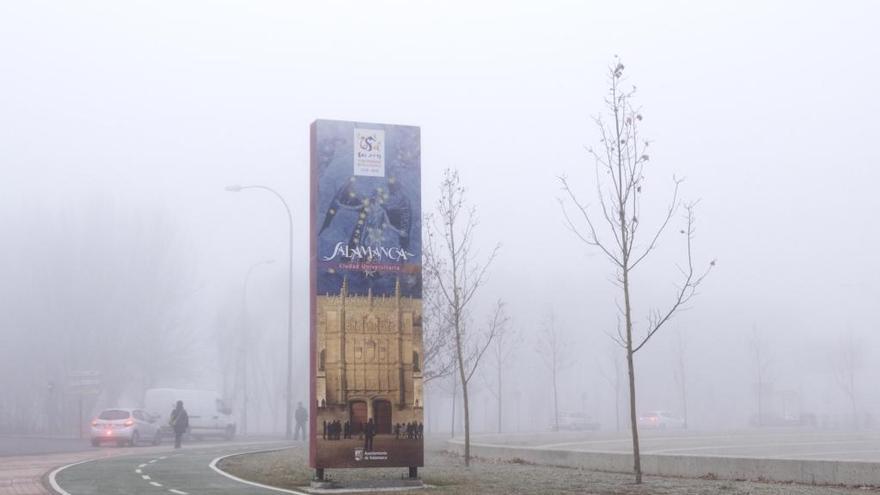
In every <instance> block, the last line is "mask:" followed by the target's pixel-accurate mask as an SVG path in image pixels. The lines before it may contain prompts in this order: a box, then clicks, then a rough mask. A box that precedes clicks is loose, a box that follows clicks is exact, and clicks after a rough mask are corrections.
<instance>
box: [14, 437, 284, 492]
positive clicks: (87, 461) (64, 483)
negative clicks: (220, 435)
mask: <svg viewBox="0 0 880 495" xmlns="http://www.w3.org/2000/svg"><path fill="white" fill-rule="evenodd" d="M4 439H5V438H4ZM36 445H38V446H40V445H43V444H42V442H36ZM78 445H80V446H82V444H81V443H80V444H78ZM86 445H87V447H82V449H78V448H77V449H74V450H78V451H76V452H63V450H64V449H67V448H71V449H73V448H74V447H71V446H69V445H66V444H64V443H62V444H55V446H56V450H55V452H56V453H52V454H40V455H20V456H3V457H0V495H45V494H50V493H53V491H50V490H47V489H46V488H45V487H44V483H43V481H44V478H46V479H48V473H50V472H51V471H53V470H55V469H57V468H59V467H62V466H68V465H71V464H75V465H72V466H70V467H67V468H65V469H63V470H61V471H60V472H58V473H57V475H56V477H55V478H56V482H57V484H58V486H59V488H60V489H62V490H64V491H62V492H58V493H62V494H64V493H69V494H70V495H79V494H106V495H109V494H130V493H138V494H139V493H144V494H150V495H157V494H164V495H170V494H176V495H182V494H181V493H179V492H185V493H187V494H190V493H192V494H207V493H217V494H221V495H222V494H226V493H242V494H256V493H261V494H265V493H273V492H269V491H267V490H262V491H260V490H258V489H256V488H255V487H248V486H247V485H243V484H239V483H237V482H234V481H232V480H229V479H227V478H225V477H223V476H221V475H220V474H218V473H216V472H215V471H213V470H212V469H211V468H210V467H209V464H210V462H211V461H212V460H213V459H215V458H217V457H219V456H222V455H227V454H231V453H237V452H243V451H244V452H246V451H252V450H262V449H272V448H283V447H284V446H287V445H290V444H289V443H287V442H281V441H265V440H264V441H260V442H254V441H250V442H247V441H237V442H225V443H209V442H194V443H190V444H188V445H186V444H185V445H184V448H183V449H180V450H174V449H173V446H172V445H170V444H168V443H165V444H163V445H160V446H158V447H122V448H120V447H105V448H92V447H91V446H90V445H88V444H86ZM33 450H38V449H37V447H34V448H31V449H29V451H33ZM59 450H60V451H61V452H59ZM150 461H155V462H150ZM80 462H81V463H82V464H76V463H80ZM141 464H145V466H144V467H139V466H140V465H141ZM138 469H140V470H141V471H142V473H137V472H136V470H138ZM143 475H147V476H149V477H150V479H145V478H143ZM154 477H155V478H154ZM150 482H154V483H155V484H151V483H150ZM166 483H168V486H167V487H166V486H165V484H166ZM156 484H159V485H162V486H161V487H158V486H156ZM159 488H162V490H159ZM190 489H191V490H192V491H190ZM171 490H177V491H171Z"/></svg>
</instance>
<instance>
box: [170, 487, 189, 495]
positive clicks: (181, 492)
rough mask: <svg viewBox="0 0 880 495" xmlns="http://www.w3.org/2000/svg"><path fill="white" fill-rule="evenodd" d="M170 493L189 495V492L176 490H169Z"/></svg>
mask: <svg viewBox="0 0 880 495" xmlns="http://www.w3.org/2000/svg"><path fill="white" fill-rule="evenodd" d="M168 491H169V492H171V493H176V494H177V495H189V493H187V492H184V491H181V490H175V489H174V488H169V489H168Z"/></svg>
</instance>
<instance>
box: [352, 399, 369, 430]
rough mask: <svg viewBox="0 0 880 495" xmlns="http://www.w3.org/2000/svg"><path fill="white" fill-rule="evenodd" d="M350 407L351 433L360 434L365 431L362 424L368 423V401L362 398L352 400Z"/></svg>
mask: <svg viewBox="0 0 880 495" xmlns="http://www.w3.org/2000/svg"><path fill="white" fill-rule="evenodd" d="M349 408H350V409H349V417H350V418H351V433H352V434H353V435H358V434H360V433H361V432H362V431H363V429H362V428H361V425H362V424H363V425H365V424H367V403H366V402H364V401H362V400H356V401H352V403H351V405H350V406H349Z"/></svg>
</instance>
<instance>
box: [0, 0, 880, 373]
mask: <svg viewBox="0 0 880 495" xmlns="http://www.w3.org/2000/svg"><path fill="white" fill-rule="evenodd" d="M878 18H880V4H877V3H875V2H870V1H862V2H858V1H841V2H813V1H797V2H795V1H788V2H784V1H749V2H745V1H723V2H721V1H718V2H715V1H712V2H705V1H704V2H696V1H694V2H685V1H667V2H656V1H643V2H631V1H618V2H594V1H583V2H574V1H572V2H554V1H546V2H463V1H462V2H457V1H371V2H354V1H352V2H280V1H279V2H263V1H247V2H244V1H241V2H232V1H224V2H219V1H204V2H195V1H175V2H155V1H119V0H112V1H94V2H79V1H56V2H50V1H36V0H35V1H26V2H24V1H8V2H3V3H2V4H0V167H2V171H3V186H4V187H3V190H4V193H3V194H2V195H0V208H2V210H4V211H5V214H4V215H2V216H0V218H6V219H7V220H6V221H11V220H10V219H13V218H18V217H23V218H26V217H27V216H28V212H29V211H31V210H44V211H45V210H48V211H52V210H56V209H76V208H77V207H78V205H80V204H82V202H83V201H85V200H87V199H88V198H93V197H94V196H99V197H102V198H105V200H107V201H109V202H110V203H111V204H113V202H117V203H119V204H122V203H135V204H147V205H158V206H159V207H161V208H163V209H166V210H168V211H170V212H173V215H174V216H175V218H176V219H177V220H178V221H179V222H180V227H181V229H182V230H183V231H185V232H186V233H187V235H188V236H189V238H190V242H191V244H192V246H193V247H192V249H193V250H194V252H195V256H196V257H197V258H198V260H199V266H198V267H197V270H198V278H199V280H200V283H202V284H204V286H205V287H206V290H205V297H212V295H216V293H219V292H223V291H227V290H228V288H229V287H230V286H231V285H233V284H239V283H240V280H241V279H242V277H243V274H244V272H245V271H246V270H247V267H248V266H250V265H251V264H252V263H254V262H256V261H259V260H261V259H265V258H275V259H278V260H284V259H285V256H286V252H287V251H286V232H285V224H284V220H285V219H284V214H283V211H282V209H281V208H280V205H278V204H276V201H275V200H274V198H272V197H270V196H268V195H265V194H261V193H259V192H248V193H242V194H238V195H235V194H230V193H226V192H224V191H223V188H224V186H226V185H228V184H232V183H243V184H244V183H256V184H265V185H270V186H272V187H275V188H276V189H278V190H279V191H280V192H282V193H283V194H284V195H285V196H286V197H287V198H288V199H289V201H290V203H291V206H292V207H293V208H294V210H295V211H296V215H297V218H296V237H297V245H296V251H295V256H296V258H297V260H298V263H299V264H298V267H297V270H298V273H299V275H300V276H299V277H298V280H297V291H298V292H299V293H301V294H304V293H305V290H306V284H307V278H306V276H305V274H306V272H305V268H306V266H307V252H308V251H307V247H308V244H307V235H308V223H307V221H308V219H307V216H306V213H307V211H308V202H309V198H308V174H309V163H308V125H309V123H310V122H311V121H312V120H314V119H317V118H330V119H343V120H358V121H367V122H383V123H401V124H411V125H418V126H421V128H422V139H423V146H422V150H423V155H422V163H423V169H424V172H423V180H424V183H423V196H424V201H425V210H428V207H429V204H430V202H432V201H433V200H434V199H435V198H436V194H435V191H436V184H437V182H438V179H439V177H440V174H441V171H442V169H443V168H445V167H456V168H458V169H459V170H460V171H461V173H462V176H463V179H464V181H465V183H466V184H467V186H468V187H469V189H470V198H471V200H472V201H473V203H475V204H476V205H477V206H478V208H479V211H480V217H481V228H480V231H479V237H480V238H481V239H483V240H484V241H485V242H486V244H487V245H489V244H491V243H494V242H497V241H501V242H502V244H503V249H502V252H501V256H500V258H499V259H498V262H497V265H496V266H495V269H494V270H493V272H492V281H491V283H490V285H489V286H488V287H487V292H486V298H487V299H486V301H485V304H488V302H489V299H494V298H495V297H503V298H504V299H506V300H508V301H509V303H510V307H511V313H512V314H513V316H514V318H515V321H516V322H517V325H519V326H521V327H523V328H532V327H534V325H535V324H536V323H537V322H538V321H539V319H540V316H541V314H543V313H544V312H546V311H547V310H548V308H550V307H553V308H555V310H556V311H557V312H558V313H559V314H560V319H561V321H563V322H565V323H566V324H567V325H568V326H569V327H571V332H572V334H573V335H575V334H576V336H575V337H573V338H575V339H576V340H577V341H578V342H579V345H582V346H584V347H583V348H584V349H593V350H595V352H596V353H597V354H601V352H602V351H601V350H600V349H605V348H606V347H607V345H606V342H605V337H604V336H603V335H602V332H603V331H604V330H607V329H610V328H612V327H613V325H614V321H615V316H614V311H615V309H614V305H613V302H614V299H615V297H616V295H617V294H616V292H615V291H614V288H613V287H612V286H611V285H610V284H609V283H608V282H607V279H608V278H609V276H611V275H612V271H611V267H610V266H609V265H608V264H607V263H606V262H605V260H603V259H602V258H601V257H600V256H598V255H597V254H596V253H595V252H594V251H590V250H588V249H585V248H584V246H583V245H581V244H579V243H578V241H577V240H576V239H575V238H574V237H573V236H572V235H571V234H570V233H568V232H567V231H566V230H565V228H564V226H563V223H562V218H561V215H560V210H559V206H558V204H557V202H556V198H557V197H559V196H560V195H561V192H560V191H559V187H558V183H557V181H556V176H557V175H559V174H563V173H565V174H568V175H569V176H570V177H571V178H572V179H573V180H574V181H575V182H574V183H575V185H576V187H577V188H579V189H580V190H581V191H582V193H583V195H584V197H585V199H589V200H593V198H592V196H589V195H590V194H591V193H592V191H593V186H592V178H593V175H592V170H593V168H592V167H593V164H592V161H591V160H590V158H589V157H588V155H587V154H586V152H585V151H584V147H585V146H589V145H592V144H595V143H596V132H595V128H594V126H593V125H592V123H591V120H590V117H591V116H592V115H596V114H597V113H599V112H600V111H602V110H603V108H602V101H603V97H604V92H605V84H606V68H607V66H608V65H609V64H611V63H612V60H613V56H614V55H615V54H618V55H620V56H621V58H622V60H623V63H624V64H625V65H626V66H627V72H628V77H629V82H631V83H633V84H635V85H637V86H638V88H639V97H638V100H637V101H638V103H640V104H641V105H642V109H643V112H644V115H645V117H646V119H645V123H644V132H645V133H646V134H647V136H648V137H649V138H650V139H652V140H653V144H652V160H651V162H650V165H649V167H648V170H647V174H648V183H647V186H646V206H654V207H655V208H657V209H659V208H660V207H662V205H663V204H664V201H666V200H667V199H668V197H669V192H670V188H669V185H670V183H671V177H672V174H673V173H675V174H677V175H679V176H685V177H687V181H686V183H685V184H684V188H683V194H684V195H685V197H687V198H690V199H696V198H701V199H702V201H701V203H700V205H699V209H698V217H699V218H698V222H699V224H698V237H697V240H696V249H697V257H698V261H699V262H701V263H707V262H708V261H709V260H710V259H713V258H717V259H718V267H717V270H716V271H715V272H714V273H713V275H712V277H711V278H710V279H709V281H708V282H707V283H706V284H705V286H704V288H703V289H702V291H701V295H700V297H699V299H698V300H697V301H696V302H695V305H694V308H693V309H692V310H691V311H689V312H688V313H686V314H684V315H683V316H682V317H681V318H680V319H679V320H678V321H677V322H676V325H678V326H680V327H682V328H685V329H687V331H688V335H690V336H692V339H693V341H694V344H693V346H694V348H695V349H699V350H700V353H701V354H703V353H705V356H704V357H703V359H704V362H705V363H711V362H712V361H713V360H714V359H715V358H716V357H717V354H713V352H722V351H723V350H724V348H727V349H734V351H727V352H726V354H727V355H729V354H730V353H731V352H733V354H734V356H739V354H741V356H739V357H733V359H746V358H745V356H746V354H745V352H746V349H745V344H744V343H743V342H744V341H745V338H746V337H745V335H746V334H748V333H750V332H751V328H752V326H753V325H757V326H758V327H759V328H761V329H763V330H765V331H766V332H767V333H768V339H770V340H771V341H772V342H775V343H777V344H783V343H786V342H788V343H790V342H791V341H792V340H797V341H798V342H799V344H798V345H801V346H805V347H807V348H811V346H813V347H815V346H821V345H822V342H827V341H828V340H829V339H832V338H833V335H835V334H836V333H837V332H840V331H842V329H844V328H846V327H847V325H849V326H851V327H852V328H853V329H855V330H856V331H858V332H860V333H862V334H864V335H866V336H867V337H866V338H871V337H870V334H872V333H874V332H875V331H876V330H877V323H876V318H875V317H874V314H873V313H874V309H875V305H876V301H877V299H878V295H880V281H878V279H880V261H878V260H877V257H876V254H875V253H876V252H877V251H878V247H880V246H878V243H880V229H878V227H877V226H876V225H875V218H874V217H875V215H876V213H877V212H880V199H878V195H877V194H876V193H875V188H876V185H877V182H878V179H880V172H878V170H877V164H878V159H880V151H878V145H877V137H878V125H877V123H876V119H877V118H878V115H880V95H878V92H877V88H878V87H880V64H878V63H877V61H878V60H880V40H878V35H877V34H876V22H877V19H878ZM646 211H647V208H646ZM658 211H659V210H658ZM646 217H647V219H645V220H643V222H649V221H650V220H651V219H652V218H651V217H652V215H650V214H647V215H646ZM654 218H655V219H656V215H654ZM670 232H671V233H670V235H668V236H666V237H664V238H663V245H662V249H661V250H660V251H658V253H657V255H656V257H655V258H654V260H653V261H652V263H651V264H649V265H646V266H645V268H644V271H642V272H641V273H640V274H638V275H637V279H636V283H637V284H638V286H637V289H636V293H635V295H634V298H635V299H634V303H635V306H636V310H637V312H638V313H639V314H644V313H645V312H646V311H647V310H648V309H649V308H651V307H656V306H658V305H662V304H663V303H664V302H665V301H667V300H668V299H669V297H671V290H672V285H671V284H672V283H673V282H674V281H675V278H674V276H675V272H674V266H673V265H672V264H671V263H673V262H675V261H680V260H681V258H680V257H676V256H677V255H680V254H681V250H680V249H679V248H681V247H682V246H681V238H680V236H677V235H674V233H675V232H677V228H675V229H672V230H671V231H670ZM267 270H270V271H274V273H275V276H276V277H283V275H284V264H283V263H280V261H279V263H276V264H275V265H273V266H272V267H269V268H267ZM254 280H255V281H256V280H258V279H256V278H255V279H254ZM276 287H282V288H283V284H282V285H277V284H276ZM255 290H256V289H255ZM305 302H306V301H305V299H304V298H299V299H297V304H298V308H297V311H298V312H299V314H300V315H301V316H302V322H303V324H305V322H306V319H305V311H306V304H305ZM211 316H213V315H211ZM206 318H207V317H206ZM302 330H303V331H305V326H304V325H303V327H302ZM804 336H805V337H804ZM823 339H824V340H823ZM873 341H874V342H875V343H876V339H875V340H873ZM668 345H669V342H668V341H667V342H666V343H665V344H657V351H656V354H657V355H659V354H663V353H666V352H667V351H666V349H667V347H668ZM784 345H785V346H786V349H787V348H788V347H787V346H788V345H789V344H784ZM719 348H721V349H719ZM713 350H714V351H713ZM646 352H652V351H651V350H648V351H646ZM781 352H782V353H787V352H788V351H786V350H785V349H783V350H782V351H781ZM805 352H806V351H805ZM664 356H665V354H664ZM713 356H714V357H713ZM646 359H647V358H646ZM658 359H659V358H658ZM663 359H666V358H665V357H663ZM645 362H646V363H651V362H652V361H645ZM817 366H818V365H817ZM823 366H824V365H823Z"/></svg>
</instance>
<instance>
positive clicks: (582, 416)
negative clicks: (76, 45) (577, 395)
mask: <svg viewBox="0 0 880 495" xmlns="http://www.w3.org/2000/svg"><path fill="white" fill-rule="evenodd" d="M559 429H560V430H598V429H599V423H597V422H595V421H593V420H592V418H591V417H590V415H589V414H587V413H582V412H560V413H559Z"/></svg>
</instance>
